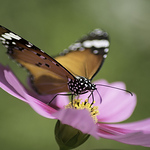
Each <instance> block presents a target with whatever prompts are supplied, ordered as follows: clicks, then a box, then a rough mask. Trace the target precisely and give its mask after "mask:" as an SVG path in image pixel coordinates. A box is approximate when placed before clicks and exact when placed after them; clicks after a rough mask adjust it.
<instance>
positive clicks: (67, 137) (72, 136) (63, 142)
mask: <svg viewBox="0 0 150 150" xmlns="http://www.w3.org/2000/svg"><path fill="white" fill-rule="evenodd" d="M89 136H90V135H89V134H83V133H82V132H81V131H80V130H78V129H75V128H73V127H71V126H69V125H66V124H62V123H61V122H60V121H59V120H58V121H57V123H56V126H55V139H56V141H57V143H58V145H59V147H60V149H62V150H69V149H73V148H76V147H78V146H79V145H81V144H82V143H84V142H85V141H86V140H87V139H88V138H89Z"/></svg>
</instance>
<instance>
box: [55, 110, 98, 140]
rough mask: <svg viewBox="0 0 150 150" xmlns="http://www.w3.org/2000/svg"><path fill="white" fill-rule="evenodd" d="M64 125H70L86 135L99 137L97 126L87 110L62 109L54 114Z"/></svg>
mask: <svg viewBox="0 0 150 150" xmlns="http://www.w3.org/2000/svg"><path fill="white" fill-rule="evenodd" d="M53 115H54V116H55V117H56V118H57V119H58V120H60V121H61V122H62V123H63V124H67V125H70V126H72V127H74V128H76V129H78V130H80V131H82V132H83V133H85V134H90V135H92V136H94V137H95V138H98V136H97V126H96V124H95V123H94V121H93V119H92V118H91V116H90V114H89V112H88V111H87V110H75V109H62V110H60V111H58V112H56V113H55V114H53Z"/></svg>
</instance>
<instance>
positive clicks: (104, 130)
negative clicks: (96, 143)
mask: <svg viewBox="0 0 150 150" xmlns="http://www.w3.org/2000/svg"><path fill="white" fill-rule="evenodd" d="M98 128H99V131H98V134H99V136H100V137H103V138H108V139H113V140H116V141H119V142H122V143H126V144H131V145H141V146H146V147H150V118H149V119H145V120H141V121H137V122H133V123H124V124H100V123H99V124H98Z"/></svg>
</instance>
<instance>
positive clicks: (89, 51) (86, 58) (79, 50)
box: [55, 29, 109, 79]
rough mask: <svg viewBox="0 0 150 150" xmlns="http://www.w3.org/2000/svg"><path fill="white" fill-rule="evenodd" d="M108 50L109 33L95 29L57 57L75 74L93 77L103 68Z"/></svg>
mask: <svg viewBox="0 0 150 150" xmlns="http://www.w3.org/2000/svg"><path fill="white" fill-rule="evenodd" d="M108 50H109V38H108V34H107V33H106V32H104V31H102V30H100V29H95V30H94V31H93V32H91V33H89V34H88V35H87V36H84V37H83V38H82V39H80V40H79V41H77V42H76V43H74V44H73V45H71V46H70V47H69V49H68V50H64V52H63V53H61V55H62V56H58V57H56V58H55V59H56V60H57V61H58V62H59V63H61V64H62V65H63V66H64V67H65V68H66V69H67V70H68V71H69V72H71V73H72V74H74V75H75V76H83V77H86V78H88V79H92V78H93V77H94V76H95V74H96V73H97V72H98V71H99V69H100V68H101V66H102V64H103V62H104V60H105V58H106V57H107V53H108Z"/></svg>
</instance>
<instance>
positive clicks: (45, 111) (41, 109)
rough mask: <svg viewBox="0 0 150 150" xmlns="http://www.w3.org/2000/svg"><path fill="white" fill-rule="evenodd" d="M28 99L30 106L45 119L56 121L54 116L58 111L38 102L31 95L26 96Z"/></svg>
mask: <svg viewBox="0 0 150 150" xmlns="http://www.w3.org/2000/svg"><path fill="white" fill-rule="evenodd" d="M26 99H27V100H28V103H29V105H30V106H31V107H32V108H33V109H34V111H36V112H37V113H38V114H40V115H41V116H43V117H46V118H51V119H54V118H55V117H54V116H53V115H52V114H53V113H55V112H57V110H56V109H54V108H52V107H50V106H48V105H47V104H45V103H43V102H41V101H39V100H37V99H36V98H34V97H32V96H31V95H28V94H26Z"/></svg>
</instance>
